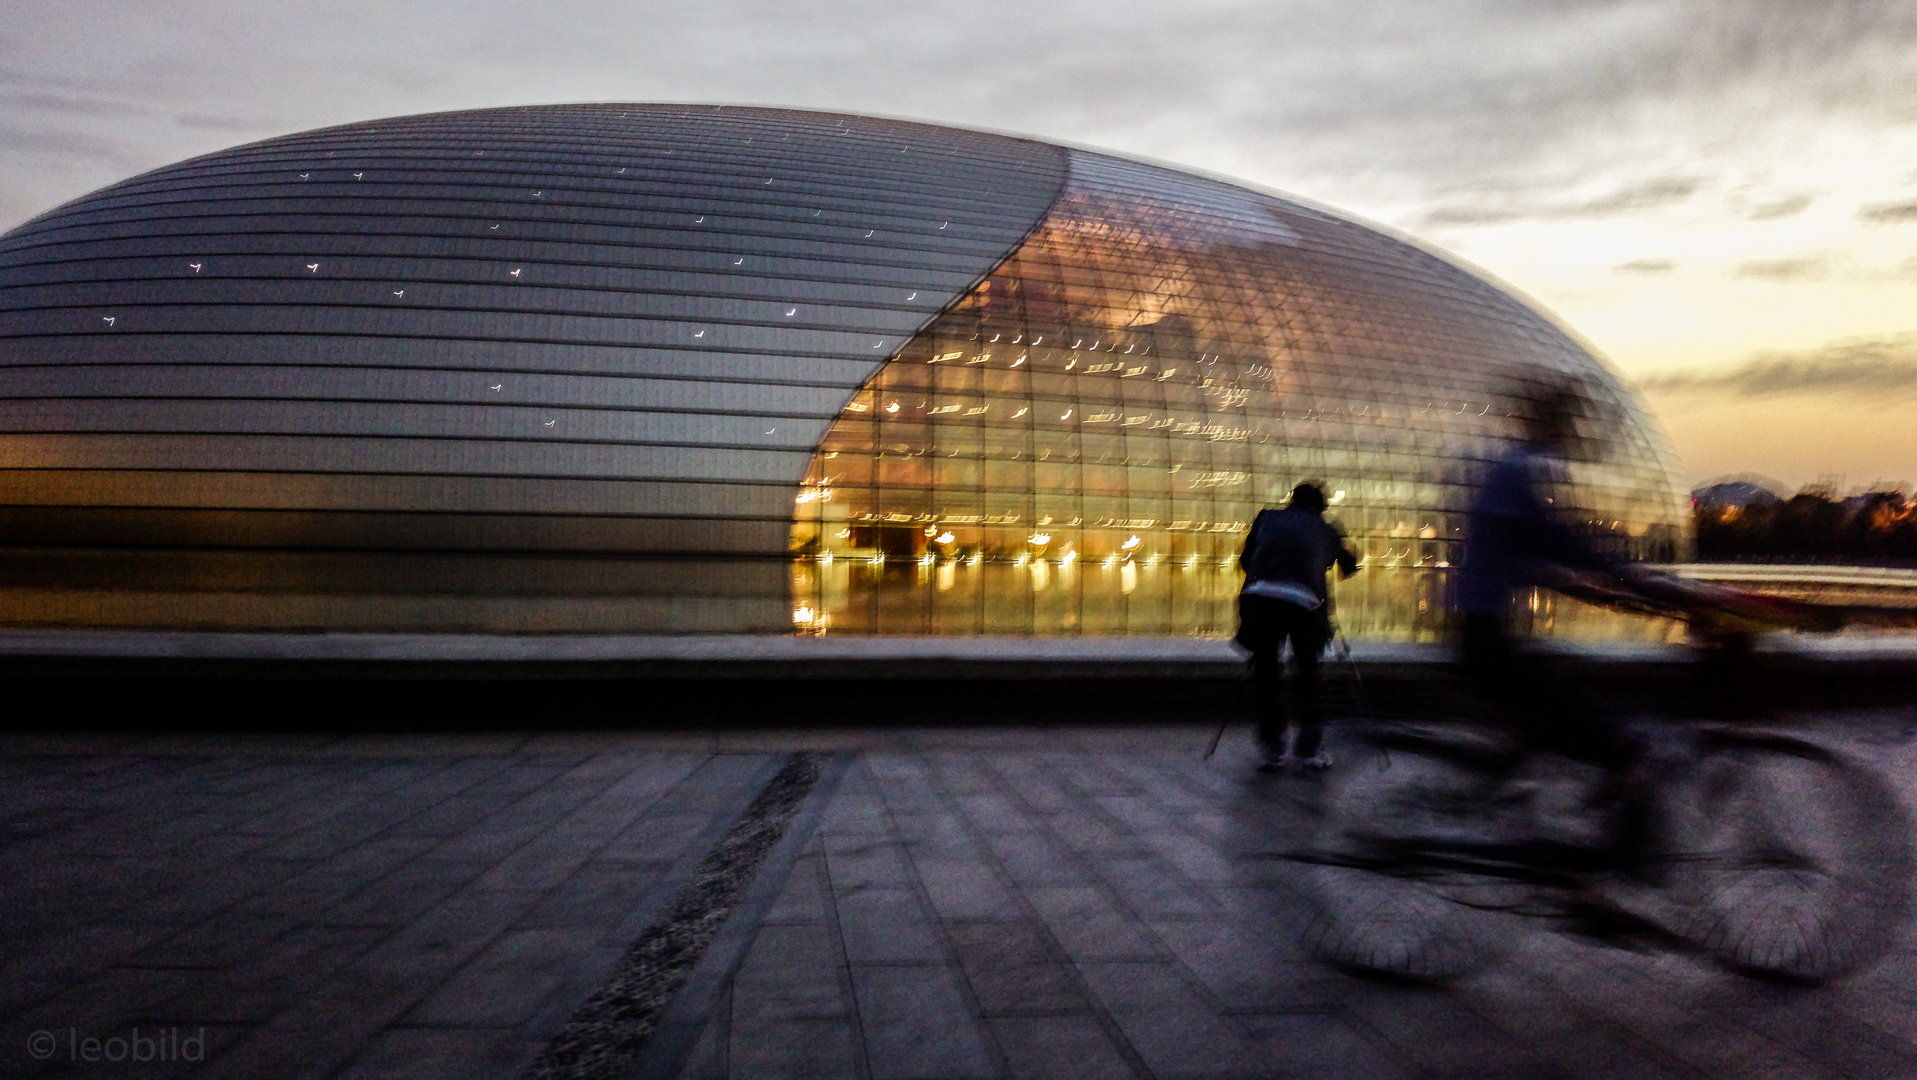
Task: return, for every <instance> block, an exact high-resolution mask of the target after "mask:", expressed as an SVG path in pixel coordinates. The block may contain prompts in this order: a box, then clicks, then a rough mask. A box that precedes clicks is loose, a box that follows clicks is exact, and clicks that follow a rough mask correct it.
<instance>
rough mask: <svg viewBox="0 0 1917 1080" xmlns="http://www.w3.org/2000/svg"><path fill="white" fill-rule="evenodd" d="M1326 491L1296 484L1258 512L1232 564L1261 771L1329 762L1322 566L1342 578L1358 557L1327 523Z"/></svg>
mask: <svg viewBox="0 0 1917 1080" xmlns="http://www.w3.org/2000/svg"><path fill="white" fill-rule="evenodd" d="M1324 514H1325V493H1324V491H1323V490H1321V489H1320V488H1319V487H1318V486H1317V485H1316V484H1299V485H1298V486H1297V487H1295V488H1293V489H1292V490H1291V501H1290V503H1289V504H1288V505H1287V506H1286V507H1285V508H1284V509H1283V510H1276V509H1267V510H1261V511H1259V513H1258V517H1257V519H1256V520H1255V521H1253V522H1252V523H1251V531H1250V532H1249V533H1247V534H1246V535H1245V550H1244V551H1243V553H1241V554H1240V555H1239V556H1238V565H1239V566H1241V567H1243V568H1244V571H1245V587H1244V589H1243V590H1242V591H1241V592H1240V593H1239V594H1238V638H1237V640H1238V643H1239V644H1240V645H1243V646H1244V647H1245V648H1246V649H1248V650H1250V652H1251V665H1252V678H1253V685H1254V688H1255V692H1256V694H1257V707H1258V741H1259V743H1260V744H1261V745H1262V747H1263V749H1264V757H1265V760H1264V764H1262V765H1261V766H1260V768H1261V769H1264V770H1266V771H1277V770H1281V769H1284V768H1286V767H1287V766H1289V765H1290V764H1291V763H1292V762H1293V761H1294V760H1296V761H1297V762H1298V764H1299V765H1300V767H1302V768H1304V769H1306V770H1307V771H1311V772H1319V771H1322V770H1324V769H1326V768H1328V767H1330V765H1331V758H1330V756H1328V755H1327V754H1325V753H1324V752H1323V751H1322V750H1321V749H1319V743H1320V742H1321V741H1322V740H1323V738H1324V730H1325V720H1324V710H1323V706H1322V704H1321V703H1320V700H1319V678H1318V656H1319V654H1320V653H1322V652H1324V650H1325V646H1326V645H1327V644H1329V643H1330V641H1331V614H1330V612H1329V611H1328V610H1327V609H1326V606H1325V571H1326V570H1328V569H1330V568H1331V566H1332V564H1333V563H1336V564H1337V566H1338V569H1339V571H1340V572H1341V573H1342V575H1343V576H1344V577H1350V576H1351V575H1353V574H1355V573H1357V572H1358V559H1357V557H1356V556H1354V555H1353V554H1352V553H1351V551H1350V549H1349V548H1347V547H1345V540H1344V535H1343V534H1342V533H1340V532H1339V531H1338V530H1337V529H1336V528H1335V527H1333V526H1332V525H1331V524H1330V523H1329V522H1327V521H1325V517H1324ZM1287 641H1289V642H1291V657H1292V663H1293V664H1294V665H1296V667H1297V669H1298V670H1297V675H1296V678H1295V679H1294V684H1295V685H1294V687H1293V689H1294V694H1293V696H1294V697H1295V698H1296V702H1295V707H1294V710H1293V716H1292V719H1293V720H1295V726H1296V728H1297V741H1296V743H1294V744H1293V746H1292V748H1291V750H1290V751H1289V752H1287V750H1286V748H1285V736H1286V733H1287V732H1286V728H1287V727H1288V726H1291V725H1288V724H1287V715H1286V709H1285V703H1284V665H1283V661H1282V660H1281V659H1280V657H1279V653H1280V651H1281V650H1282V649H1283V648H1284V646H1285V642H1287Z"/></svg>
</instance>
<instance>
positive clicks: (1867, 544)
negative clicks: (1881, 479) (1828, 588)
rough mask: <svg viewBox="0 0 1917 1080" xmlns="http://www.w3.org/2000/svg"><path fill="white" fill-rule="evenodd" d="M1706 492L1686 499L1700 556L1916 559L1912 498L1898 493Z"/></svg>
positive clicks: (1894, 561)
mask: <svg viewBox="0 0 1917 1080" xmlns="http://www.w3.org/2000/svg"><path fill="white" fill-rule="evenodd" d="M1712 494H1713V492H1711V491H1709V490H1707V491H1704V492H1699V493H1697V494H1696V495H1694V497H1693V498H1692V500H1691V512H1692V515H1693V516H1694V518H1695V521H1696V524H1697V557H1698V559H1699V560H1700V561H1703V562H1834V563H1881V564H1891V565H1899V564H1917V501H1913V500H1912V499H1910V498H1909V497H1908V496H1906V495H1905V494H1904V493H1903V492H1901V491H1879V492H1872V493H1870V494H1867V495H1853V496H1851V497H1849V498H1845V499H1838V498H1833V497H1832V496H1831V495H1830V494H1829V493H1826V492H1819V491H1803V492H1799V493H1798V494H1796V495H1794V496H1792V497H1790V498H1788V499H1779V498H1777V497H1776V496H1769V497H1768V498H1764V497H1757V498H1743V499H1735V500H1727V499H1721V498H1713V497H1711V496H1712ZM1765 494H1768V493H1765Z"/></svg>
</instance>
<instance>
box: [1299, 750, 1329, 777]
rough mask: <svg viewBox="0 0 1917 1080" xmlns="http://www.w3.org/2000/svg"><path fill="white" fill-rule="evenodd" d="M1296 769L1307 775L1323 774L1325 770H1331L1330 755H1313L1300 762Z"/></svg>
mask: <svg viewBox="0 0 1917 1080" xmlns="http://www.w3.org/2000/svg"><path fill="white" fill-rule="evenodd" d="M1298 768H1299V770H1300V771H1303V772H1307V773H1321V772H1324V771H1325V770H1326V769H1329V768H1331V755H1330V754H1326V753H1317V754H1313V755H1312V756H1311V757H1308V758H1305V759H1304V760H1302V761H1300V762H1299V763H1298Z"/></svg>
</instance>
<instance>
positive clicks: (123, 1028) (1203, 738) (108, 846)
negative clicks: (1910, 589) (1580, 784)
mask: <svg viewBox="0 0 1917 1080" xmlns="http://www.w3.org/2000/svg"><path fill="white" fill-rule="evenodd" d="M1003 719H1007V720H1010V719H1015V718H1014V717H1006V718H1003ZM1798 723H1799V724H1800V726H1802V727H1803V728H1804V729H1805V730H1807V731H1812V732H1813V733H1814V735H1815V737H1817V738H1820V739H1823V740H1826V741H1827V742H1829V743H1830V744H1832V745H1834V746H1836V747H1837V748H1838V749H1840V750H1841V751H1842V752H1843V753H1845V754H1847V755H1850V756H1851V757H1852V758H1853V759H1854V760H1856V761H1859V762H1861V763H1863V764H1865V765H1866V766H1868V767H1870V768H1872V769H1874V770H1877V771H1879V772H1880V773H1882V774H1883V775H1887V776H1891V777H1895V778H1898V779H1897V780H1896V783H1897V784H1898V787H1899V790H1900V791H1901V792H1903V793H1904V797H1905V799H1906V801H1907V802H1908V801H1909V795H1910V791H1911V788H1912V787H1913V786H1917V785H1913V784H1912V783H1910V781H1909V779H1908V778H1910V777H1912V776H1913V775H1917V741H1913V733H1914V732H1917V712H1900V711H1897V710H1890V711H1883V710H1878V711H1860V712H1855V713H1849V714H1842V715H1836V716H1831V717H1800V718H1798ZM1210 735H1211V729H1210V728H1209V727H1207V726H1205V725H1204V724H1203V722H1202V721H1195V722H1190V723H1178V724H1172V723H1166V724H1158V725H1140V726H1124V727H1099V726H1088V725H1073V726H1063V727H1033V726H1020V727H1003V728H995V727H952V728H941V729H910V728H907V729H888V730H880V729H876V728H873V729H860V730H827V729H809V730H798V731H767V730H757V731H737V732H732V733H723V732H718V733H715V732H713V731H703V732H677V733H675V732H658V731H649V732H638V731H635V732H624V731H598V732H578V733H558V734H526V733H504V734H501V733H493V734H483V735H458V734H444V735H426V734H421V735H394V736H373V735H364V734H360V735H340V736H328V735H313V734H305V735H284V736H272V735H249V736H241V735H231V734H227V735H205V736H189V735H180V734H173V735H151V736H133V735H125V734H93V735H88V734H71V735H51V734H18V733H16V734H13V735H8V736H5V737H4V738H0V806H3V807H4V820H5V825H6V831H5V835H4V844H5V847H4V849H3V850H0V921H3V922H4V933H3V934H0V941H4V945H3V946H0V948H3V949H4V959H3V961H0V964H3V966H0V1047H3V1049H0V1073H4V1074H6V1075H21V1076H39V1075H47V1076H139V1077H162V1076H186V1075H190V1076H195V1077H275V1078H288V1080H291V1078H299V1077H313V1078H322V1077H352V1078H360V1077H461V1078H488V1077H497V1078H501V1080H509V1078H516V1077H521V1076H529V1075H538V1076H559V1075H620V1076H674V1075H677V1076H683V1077H688V1078H693V1077H697V1078H709V1077H738V1078H753V1080H757V1078H764V1077H781V1076H819V1077H871V1078H875V1080H894V1078H897V1080H904V1078H916V1077H928V1078H929V1077H999V1076H1006V1077H1021V1078H1023V1077H1096V1078H1120V1077H1167V1078H1169V1077H1264V1076H1282V1077H1291V1076H1295V1077H1438V1076H1444V1077H1449V1076H1456V1077H1474V1078H1476V1077H1632V1078H1639V1077H1724V1078H1739V1080H1742V1078H1749V1077H1778V1078H1826V1077H1854V1078H1860V1080H1861V1078H1870V1080H1877V1078H1886V1077H1906V1076H1913V1077H1917V953H1913V944H1914V942H1913V939H1912V938H1911V937H1910V936H1909V935H1908V933H1906V935H1905V936H1904V938H1903V940H1901V941H1899V942H1896V943H1894V944H1893V946H1892V947H1890V948H1888V949H1887V950H1886V952H1885V955H1884V956H1883V958H1882V960H1881V962H1880V963H1878V964H1877V965H1875V966H1874V967H1872V968H1871V969H1870V970H1868V971H1866V972H1864V973H1862V974H1859V975H1856V976H1853V977H1851V978H1849V979H1846V980H1843V981H1841V982H1838V983H1835V984H1832V985H1828V986H1824V987H1820V988H1806V987H1802V986H1793V985H1780V984H1773V983H1764V982H1756V981H1752V980H1749V979H1744V978H1740V977H1737V976H1735V975H1732V974H1730V973H1728V972H1725V971H1723V970H1721V969H1719V968H1717V967H1714V966H1712V965H1710V964H1708V963H1706V962H1704V961H1703V960H1700V959H1697V958H1694V957H1686V956H1681V955H1676V954H1673V953H1670V952H1663V951H1655V950H1642V949H1628V948H1620V947H1617V946H1616V945H1615V944H1608V943H1606V942H1604V941H1600V940H1597V939H1594V938H1590V937H1583V936H1579V935H1577V934H1572V933H1568V932H1564V931H1563V930H1562V929H1561V928H1555V927H1553V926H1552V925H1549V924H1544V923H1540V924H1539V925H1538V926H1537V927H1536V928H1535V929H1534V930H1532V931H1530V932H1527V933H1526V934H1525V935H1524V936H1523V938H1522V940H1521V941H1520V942H1519V943H1518V945H1517V947H1516V949H1515V951H1514V952H1513V953H1512V954H1511V955H1510V956H1508V957H1507V958H1506V959H1505V960H1504V961H1503V962H1501V963H1499V964H1497V965H1495V966H1492V967H1490V968H1488V969H1486V970H1484V971H1482V972H1480V973H1478V974H1475V975H1472V976H1470V977H1468V978H1466V979H1464V980H1463V981H1461V982H1457V983H1454V984H1452V985H1449V986H1447V987H1444V988H1431V987H1425V986H1417V985H1409V984H1401V983H1392V982H1388V981H1379V980H1374V979H1361V978H1357V977H1354V976H1351V975H1348V974H1344V973H1342V972H1340V971H1337V970H1334V969H1331V968H1328V967H1326V966H1324V965H1322V964H1319V963H1317V962H1314V961H1312V960H1311V959H1309V958H1308V957H1307V956H1306V955H1305V953H1304V950H1303V948H1302V946H1301V944H1300V942H1301V941H1302V940H1303V936H1304V931H1305V926H1304V925H1303V923H1304V921H1305V920H1306V919H1307V918H1308V911H1307V906H1306V905H1305V904H1304V903H1302V901H1301V899H1300V896H1299V893H1298V891H1297V889H1296V887H1295V881H1296V877H1295V875H1296V867H1295V864H1293V863H1290V862H1288V861H1286V860H1284V859H1282V858H1279V857H1277V856H1278V855H1279V854H1281V853H1282V852H1284V851H1287V850H1290V849H1291V847H1292V846H1293V845H1294V844H1295V842H1296V841H1297V839H1298V838H1299V837H1300V836H1301V835H1302V834H1304V833H1305V832H1306V831H1307V830H1308V829H1309V828H1310V827H1311V821H1312V818H1313V815H1314V814H1315V813H1316V812H1317V809H1318V805H1319V802H1320V801H1321V794H1322V791H1323V787H1322V786H1321V785H1320V784H1319V783H1317V782H1316V781H1313V780H1310V779H1306V778H1303V777H1298V776H1269V775H1262V774H1259V773H1258V772H1257V771H1256V770H1255V769H1254V768H1253V765H1254V762H1255V757H1254V755H1253V751H1252V746H1251V742H1250V736H1249V733H1248V731H1246V730H1244V729H1243V728H1234V729H1233V730H1232V731H1231V732H1230V733H1229V734H1228V735H1227V737H1226V739H1225V741H1224V743H1223V745H1222V747H1221V748H1220V750H1219V752H1218V754H1217V755H1216V756H1215V757H1213V758H1211V759H1209V760H1206V759H1205V758H1204V757H1203V751H1204V748H1205V744H1206V743H1207V741H1208V740H1209V738H1210ZM1335 748H1336V747H1335V745H1334V749H1335ZM795 762H796V763H799V764H804V765H806V766H807V767H808V768H809V769H810V771H809V772H806V773H805V775H804V776H803V777H802V778H801V780H802V783H800V784H799V785H798V786H797V787H794V788H793V789H792V791H793V799H796V800H797V801H796V802H795V801H793V799H789V800H787V804H786V805H785V806H784V809H783V810H780V811H779V812H780V813H783V814H784V815H785V816H784V817H782V818H779V819H778V827H777V828H774V829H771V830H769V831H768V830H766V829H761V830H760V835H761V839H763V840H764V841H765V842H763V843H759V845H758V846H757V847H756V848H755V847H752V845H751V843H748V842H746V841H738V842H735V841H737V838H738V837H740V836H741V835H744V834H742V833H741V832H740V828H741V822H749V821H750V820H751V819H753V817H754V815H755V814H762V809H755V808H762V807H763V806H765V805H766V799H765V797H764V793H765V792H766V791H767V790H768V789H769V785H773V783H774V781H775V779H776V778H779V777H790V776H793V775H797V774H796V773H794V772H793V770H794V767H795ZM801 796H802V797H801ZM748 832H749V830H748ZM750 840H751V837H749V836H748V837H747V841H750ZM774 840H776V842H773V841H774ZM728 844H730V845H731V846H730V847H729V846H728ZM742 844H743V845H744V846H741V845H742ZM721 851H733V852H735V853H736V852H746V854H745V855H739V856H738V857H737V858H735V859H734V861H733V862H732V863H730V864H726V865H720V864H721V863H723V862H724V860H723V859H720V860H719V862H715V859H716V858H718V856H716V855H715V854H714V853H715V852H721ZM727 857H728V858H731V857H732V856H727ZM740 860H744V861H740ZM728 866H730V867H731V870H730V871H728V869H727V867H728ZM741 867H743V870H741V869H740V868H741ZM727 872H730V873H731V874H732V877H731V878H727V876H726V873H727ZM734 879H736V880H734ZM702 897H703V898H705V899H701V898H702ZM688 898H690V899H688ZM702 904H703V905H705V907H703V908H702V907H701V905H702ZM689 905H690V906H689ZM673 920H678V921H677V922H676V923H675V922H673ZM667 923H671V924H672V925H671V926H668V927H667V930H668V931H669V932H662V931H660V929H659V928H660V927H661V926H662V925H665V924H667ZM687 928H690V929H687ZM649 935H650V936H649ZM642 939H643V940H647V941H651V942H653V943H654V944H657V945H658V946H659V948H662V949H666V950H667V953H661V954H659V955H662V956H665V955H668V953H669V954H670V955H671V956H677V957H679V960H680V961H681V963H680V968H678V969H674V968H673V967H672V964H671V963H667V962H665V961H661V962H659V963H650V964H649V965H648V964H646V963H640V964H637V965H636V966H635V961H634V959H633V958H634V956H635V955H636V953H635V943H638V942H641V941H642ZM660 943H663V944H660ZM673 949H677V950H679V951H678V952H676V953H674V952H671V950H673ZM688 950H689V951H688ZM674 971H677V974H674ZM662 972H663V973H664V974H661V973H662ZM626 979H639V980H644V979H652V980H653V982H651V983H649V984H647V985H651V986H654V987H657V986H666V987H667V988H668V989H669V990H670V991H671V992H670V994H669V995H667V997H666V998H665V999H664V1000H662V1001H661V1002H659V1003H658V1008H657V1009H656V1010H655V1011H654V1012H652V1013H651V1014H650V1018H649V1020H648V1021H647V1023H648V1024H649V1025H650V1027H649V1028H648V1029H647V1030H648V1031H649V1035H648V1037H647V1038H645V1039H644V1040H643V1041H629V1043H628V1044H627V1045H625V1046H624V1048H623V1050H621V1051H620V1052H618V1053H612V1054H611V1055H610V1056H604V1055H602V1056H601V1057H600V1058H598V1059H596V1060H597V1062H598V1064H597V1066H596V1067H598V1068H600V1069H601V1070H602V1071H601V1072H600V1073H592V1072H590V1071H589V1070H588V1071H584V1072H578V1071H575V1072H574V1073H568V1072H567V1071H566V1070H567V1069H569V1068H572V1069H575V1070H577V1069H583V1068H586V1066H582V1065H579V1064H578V1061H577V1059H576V1058H567V1057H565V1056H564V1055H561V1054H558V1051H556V1050H555V1049H554V1048H555V1047H557V1046H559V1045H560V1043H561V1042H562V1041H563V1040H564V1039H570V1040H573V1042H572V1043H568V1044H567V1045H575V1046H576V1045H587V1046H588V1048H589V1049H590V1044H591V1043H592V1041H593V1040H594V1039H601V1040H612V1041H613V1042H617V1039H618V1027H617V1025H618V1023H619V1022H623V1021H619V1020H618V1019H617V1016H618V1015H621V1014H619V1009H624V1010H625V1013H624V1014H623V1015H628V1016H629V1015H631V1014H632V1011H633V1009H635V1008H638V1007H639V1006H635V1005H634V1004H633V1003H634V1002H635V1001H640V1000H641V999H643V998H644V992H642V991H628V990H626V989H621V987H624V986H625V985H626V984H625V983H622V982H621V980H626ZM660 979H664V980H665V981H664V982H660V981H659V980H660ZM635 985H636V984H635ZM608 987H611V988H612V989H611V990H609V989H608ZM595 1002H596V1003H597V1004H594V1003H595ZM609 1003H610V1004H609ZM647 1007H650V1006H647ZM595 1009H597V1010H598V1012H595V1011H594V1010H595ZM609 1009H610V1010H611V1011H610V1012H608V1011H607V1010H609ZM598 1016H611V1017H613V1019H612V1020H606V1021H604V1023H601V1021H600V1020H597V1019H594V1018H595V1017H598ZM607 1025H610V1026H607ZM116 1040H117V1041H116ZM141 1040H148V1041H146V1042H142V1041H141ZM582 1040H583V1043H582ZM609 1045H610V1044H609ZM601 1049H603V1047H602V1048H601ZM141 1052H144V1058H145V1060H139V1061H136V1060H133V1058H134V1057H135V1056H137V1055H139V1054H140V1053H141ZM556 1055H557V1056H556ZM622 1055H623V1056H622ZM115 1056H117V1057H118V1058H119V1060H118V1061H115V1060H112V1058H114V1057H115ZM588 1064H590V1063H588ZM605 1070H611V1071H610V1072H607V1071H605Z"/></svg>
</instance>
